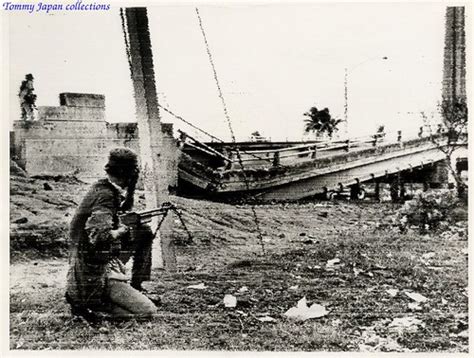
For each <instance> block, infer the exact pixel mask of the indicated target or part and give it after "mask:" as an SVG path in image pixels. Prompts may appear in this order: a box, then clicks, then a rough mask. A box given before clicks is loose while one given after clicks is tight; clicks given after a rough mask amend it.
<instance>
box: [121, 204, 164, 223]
mask: <svg viewBox="0 0 474 358" xmlns="http://www.w3.org/2000/svg"><path fill="white" fill-rule="evenodd" d="M172 208H173V205H172V204H171V203H164V204H163V205H162V206H161V208H156V209H151V210H144V211H131V212H128V213H125V214H122V215H120V220H121V221H122V223H123V224H124V225H127V226H138V225H143V224H146V223H149V222H150V221H151V220H152V218H153V217H155V216H166V214H168V210H170V209H172Z"/></svg>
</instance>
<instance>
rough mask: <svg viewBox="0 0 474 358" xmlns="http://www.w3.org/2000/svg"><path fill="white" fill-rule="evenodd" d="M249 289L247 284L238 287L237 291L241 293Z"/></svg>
mask: <svg viewBox="0 0 474 358" xmlns="http://www.w3.org/2000/svg"><path fill="white" fill-rule="evenodd" d="M248 290H249V289H248V287H247V286H242V287H241V288H239V292H240V293H243V292H247V291H248Z"/></svg>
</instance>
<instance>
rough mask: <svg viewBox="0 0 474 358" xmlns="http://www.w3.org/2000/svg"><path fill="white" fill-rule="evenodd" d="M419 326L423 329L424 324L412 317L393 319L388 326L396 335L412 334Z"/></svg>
mask: <svg viewBox="0 0 474 358" xmlns="http://www.w3.org/2000/svg"><path fill="white" fill-rule="evenodd" d="M419 326H421V327H424V323H423V322H422V321H421V320H419V319H418V318H415V317H412V316H407V317H399V318H394V319H393V321H392V322H391V323H390V324H389V328H390V329H391V330H392V331H395V332H397V333H403V332H411V333H413V332H416V331H418V327H419Z"/></svg>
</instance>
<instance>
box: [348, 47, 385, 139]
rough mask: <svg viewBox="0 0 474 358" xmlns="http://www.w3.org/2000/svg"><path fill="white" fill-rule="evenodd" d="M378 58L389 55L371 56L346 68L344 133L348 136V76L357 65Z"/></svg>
mask: <svg viewBox="0 0 474 358" xmlns="http://www.w3.org/2000/svg"><path fill="white" fill-rule="evenodd" d="M377 59H380V60H387V59H388V57H387V56H383V57H379V56H376V57H370V58H368V59H366V60H364V61H362V62H360V63H358V64H357V65H355V66H352V67H351V68H350V69H348V68H347V67H345V68H344V134H345V135H346V136H348V131H347V130H348V125H347V123H348V122H347V119H348V112H349V100H348V78H349V73H350V72H352V71H354V70H355V69H356V68H357V67H359V66H361V65H363V64H365V63H367V62H370V61H373V60H377Z"/></svg>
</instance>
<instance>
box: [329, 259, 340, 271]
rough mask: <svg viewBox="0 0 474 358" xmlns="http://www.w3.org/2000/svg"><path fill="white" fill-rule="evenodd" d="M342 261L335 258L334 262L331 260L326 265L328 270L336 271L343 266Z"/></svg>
mask: <svg viewBox="0 0 474 358" xmlns="http://www.w3.org/2000/svg"><path fill="white" fill-rule="evenodd" d="M340 262H341V260H340V259H338V258H334V259H332V260H329V261H328V262H327V263H326V268H327V269H334V268H338V267H340V266H342V265H341V264H340Z"/></svg>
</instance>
